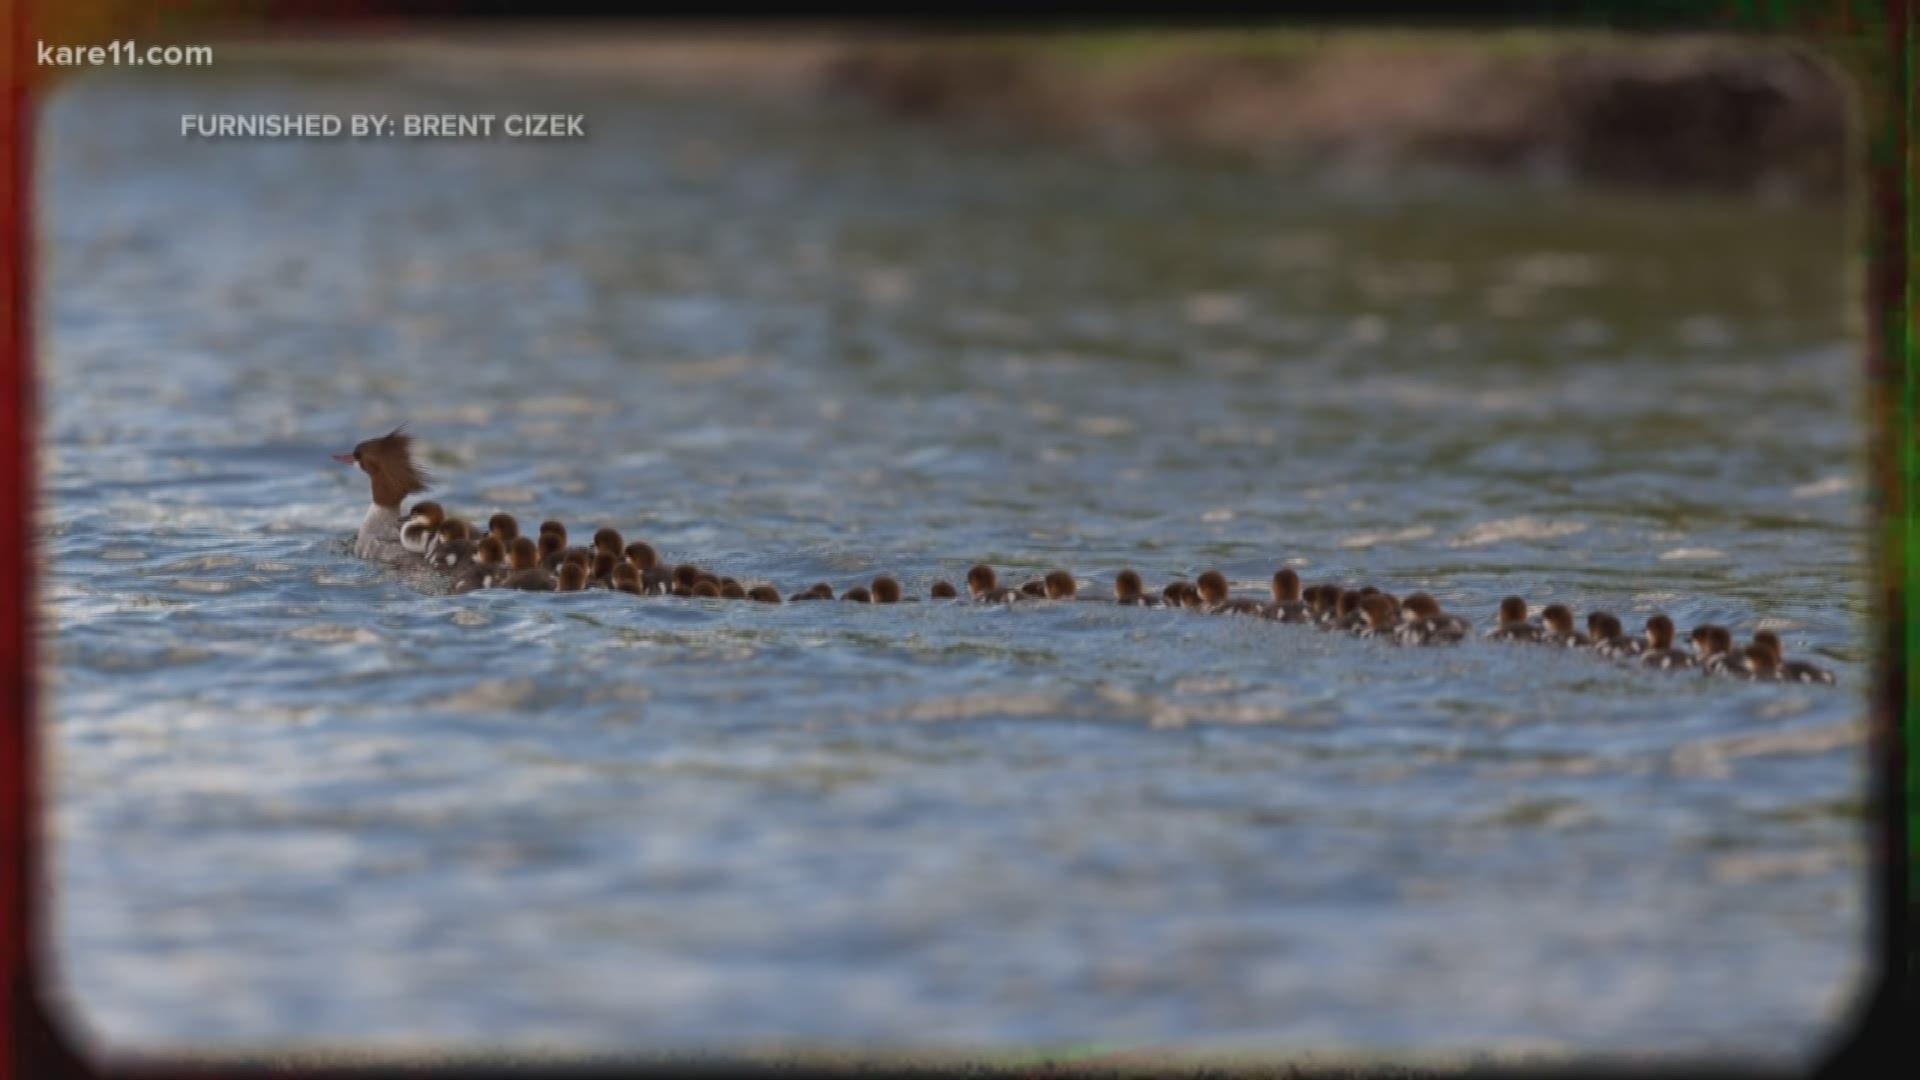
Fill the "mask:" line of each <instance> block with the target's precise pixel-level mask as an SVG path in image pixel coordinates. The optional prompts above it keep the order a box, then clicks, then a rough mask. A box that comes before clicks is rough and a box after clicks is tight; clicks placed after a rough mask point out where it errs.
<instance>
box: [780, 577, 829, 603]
mask: <svg viewBox="0 0 1920 1080" xmlns="http://www.w3.org/2000/svg"><path fill="white" fill-rule="evenodd" d="M831 599H833V586H831V585H829V584H827V583H826V582H824V581H822V582H817V583H816V584H814V585H813V586H812V587H811V588H809V589H806V590H805V591H803V592H797V593H794V594H793V595H792V596H789V597H787V601H788V602H789V603H796V604H797V603H799V602H800V601H802V600H831Z"/></svg>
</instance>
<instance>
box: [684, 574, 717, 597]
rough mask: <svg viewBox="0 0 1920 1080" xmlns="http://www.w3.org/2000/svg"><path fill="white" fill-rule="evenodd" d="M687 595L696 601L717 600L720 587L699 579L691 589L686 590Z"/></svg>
mask: <svg viewBox="0 0 1920 1080" xmlns="http://www.w3.org/2000/svg"><path fill="white" fill-rule="evenodd" d="M687 595H688V596H690V597H693V598H694V599H697V600H701V599H704V600H718V599H720V586H718V585H716V584H714V583H713V582H711V581H708V580H707V579H705V578H701V579H700V580H699V581H696V582H694V583H693V588H691V589H689V590H687Z"/></svg>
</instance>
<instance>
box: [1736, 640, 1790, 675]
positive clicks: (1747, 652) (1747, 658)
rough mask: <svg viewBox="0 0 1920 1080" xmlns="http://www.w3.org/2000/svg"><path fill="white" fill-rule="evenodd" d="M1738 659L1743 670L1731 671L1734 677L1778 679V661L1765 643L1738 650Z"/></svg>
mask: <svg viewBox="0 0 1920 1080" xmlns="http://www.w3.org/2000/svg"><path fill="white" fill-rule="evenodd" d="M1740 659H1741V661H1742V663H1741V667H1742V669H1743V670H1741V671H1738V672H1731V674H1733V675H1734V677H1735V678H1740V679H1746V680H1748V681H1749V682H1779V681H1780V670H1779V669H1780V661H1779V659H1778V658H1777V657H1775V656H1774V654H1773V650H1772V649H1769V648H1767V647H1766V646H1765V645H1758V644H1756V645H1749V646H1747V647H1746V648H1744V649H1742V650H1740Z"/></svg>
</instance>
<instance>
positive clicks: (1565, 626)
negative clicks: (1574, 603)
mask: <svg viewBox="0 0 1920 1080" xmlns="http://www.w3.org/2000/svg"><path fill="white" fill-rule="evenodd" d="M1540 621H1541V622H1543V623H1546V624H1547V628H1548V629H1550V630H1552V631H1553V632H1554V633H1556V634H1571V633H1573V611H1572V609H1570V608H1568V607H1567V605H1565V604H1548V605H1547V606H1546V608H1545V609H1544V610H1542V611H1541V612H1540Z"/></svg>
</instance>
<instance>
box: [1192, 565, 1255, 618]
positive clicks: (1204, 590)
mask: <svg viewBox="0 0 1920 1080" xmlns="http://www.w3.org/2000/svg"><path fill="white" fill-rule="evenodd" d="M1193 587H1194V588H1195V589H1197V590H1199V592H1200V599H1201V600H1202V601H1203V602H1204V603H1205V605H1206V607H1205V609H1204V610H1206V611H1207V612H1209V613H1211V614H1215V615H1264V614H1266V612H1265V611H1264V610H1262V608H1263V605H1261V603H1260V602H1259V601H1258V600H1248V599H1244V598H1241V599H1235V598H1234V597H1233V596H1232V595H1231V587H1230V586H1229V585H1228V584H1227V575H1225V574H1223V573H1221V572H1220V571H1218V570H1207V571H1204V572H1202V573H1201V575H1200V576H1199V577H1197V578H1194V579H1193Z"/></svg>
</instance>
